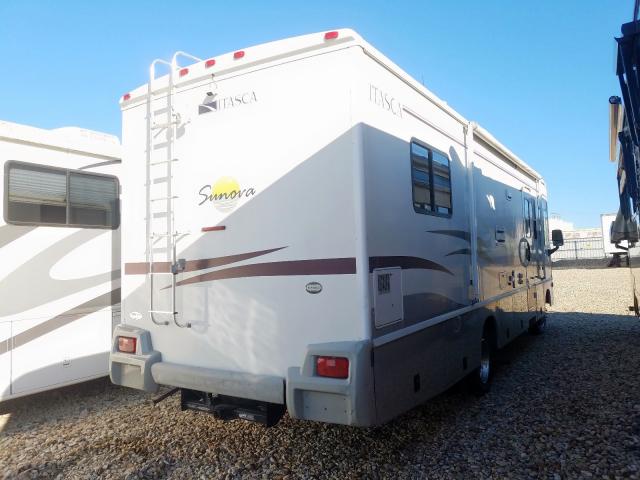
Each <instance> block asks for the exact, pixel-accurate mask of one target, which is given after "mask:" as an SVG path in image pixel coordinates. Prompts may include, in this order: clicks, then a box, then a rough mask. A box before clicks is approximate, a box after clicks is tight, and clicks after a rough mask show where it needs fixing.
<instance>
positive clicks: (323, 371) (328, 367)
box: [316, 357, 349, 378]
mask: <svg viewBox="0 0 640 480" xmlns="http://www.w3.org/2000/svg"><path fill="white" fill-rule="evenodd" d="M316 373H317V374H318V376H319V377H330V378H347V377H348V376H349V359H348V358H344V357H316Z"/></svg>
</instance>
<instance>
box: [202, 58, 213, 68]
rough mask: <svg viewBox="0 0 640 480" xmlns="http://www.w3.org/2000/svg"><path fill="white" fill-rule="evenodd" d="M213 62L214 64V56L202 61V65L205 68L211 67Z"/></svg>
mask: <svg viewBox="0 0 640 480" xmlns="http://www.w3.org/2000/svg"><path fill="white" fill-rule="evenodd" d="M215 64H216V60H215V58H210V59H209V60H207V61H206V62H204V66H205V68H210V67H213V66H214V65H215Z"/></svg>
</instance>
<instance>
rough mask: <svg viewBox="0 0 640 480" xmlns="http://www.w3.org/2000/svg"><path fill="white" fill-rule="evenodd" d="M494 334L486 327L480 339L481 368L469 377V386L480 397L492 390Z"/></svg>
mask: <svg viewBox="0 0 640 480" xmlns="http://www.w3.org/2000/svg"><path fill="white" fill-rule="evenodd" d="M493 345H494V338H493V333H492V330H491V329H490V328H488V325H485V327H484V329H483V331H482V338H481V339H480V366H479V367H478V368H476V369H475V370H474V371H473V372H472V373H471V375H469V377H468V382H469V383H468V384H469V387H470V389H471V391H472V392H473V393H474V394H476V395H478V396H480V395H484V394H485V393H487V392H488V391H489V390H490V389H491V379H492V378H493V352H494V348H493Z"/></svg>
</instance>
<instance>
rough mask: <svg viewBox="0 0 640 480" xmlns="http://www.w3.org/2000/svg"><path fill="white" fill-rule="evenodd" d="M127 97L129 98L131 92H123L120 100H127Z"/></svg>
mask: <svg viewBox="0 0 640 480" xmlns="http://www.w3.org/2000/svg"><path fill="white" fill-rule="evenodd" d="M129 99H131V94H130V93H125V94H124V95H123V96H122V101H123V102H126V101H127V100H129Z"/></svg>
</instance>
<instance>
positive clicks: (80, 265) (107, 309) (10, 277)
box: [0, 122, 120, 400]
mask: <svg viewBox="0 0 640 480" xmlns="http://www.w3.org/2000/svg"><path fill="white" fill-rule="evenodd" d="M0 163H1V166H2V174H3V181H2V183H1V186H0V198H1V199H2V210H3V216H2V220H0V264H1V265H2V269H1V270H0V299H1V300H2V301H0V400H6V399H9V398H15V397H19V396H22V395H27V394H31V393H36V392H40V391H44V390H48V389H51V388H56V387H60V386H64V385H69V384H72V383H77V382H81V381H84V380H89V379H91V378H96V377H102V376H106V375H107V374H108V369H109V350H110V342H111V334H112V331H113V325H114V324H116V323H118V322H119V321H120V319H119V307H120V230H119V183H118V178H117V176H116V174H117V173H119V169H120V142H119V141H118V139H117V138H116V137H114V136H112V135H106V134H103V133H98V132H92V131H89V130H82V129H79V128H59V129H54V130H42V129H39V128H34V127H28V126H25V125H18V124H15V123H9V122H0Z"/></svg>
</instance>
